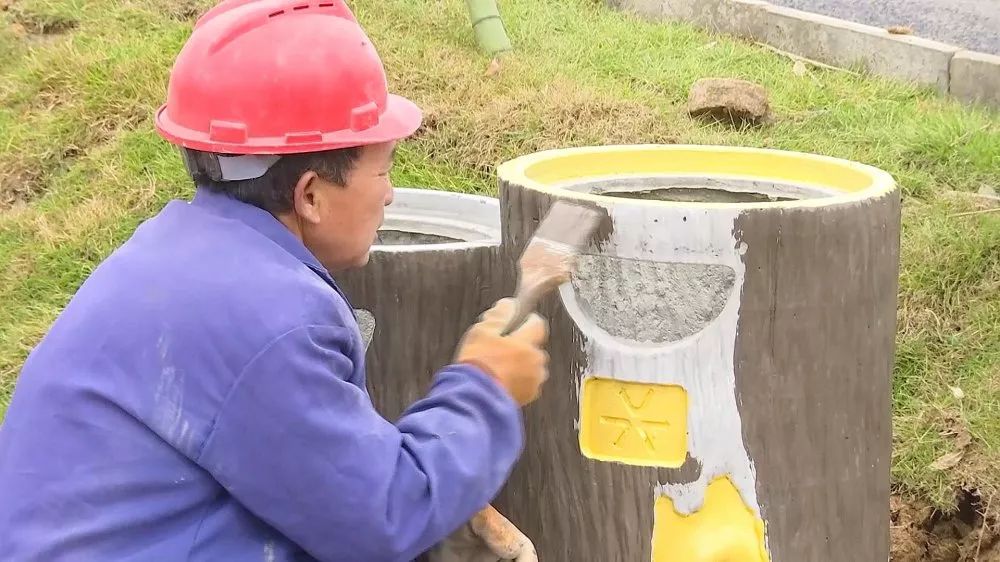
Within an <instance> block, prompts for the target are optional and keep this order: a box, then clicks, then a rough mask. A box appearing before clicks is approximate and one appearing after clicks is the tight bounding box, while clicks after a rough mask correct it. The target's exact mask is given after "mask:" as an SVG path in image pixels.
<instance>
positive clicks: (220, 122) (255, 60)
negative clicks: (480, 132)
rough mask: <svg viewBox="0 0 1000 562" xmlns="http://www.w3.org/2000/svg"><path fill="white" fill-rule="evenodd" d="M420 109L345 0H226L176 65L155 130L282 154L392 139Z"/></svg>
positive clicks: (187, 141)
mask: <svg viewBox="0 0 1000 562" xmlns="http://www.w3.org/2000/svg"><path fill="white" fill-rule="evenodd" d="M420 121H421V112H420V109H419V108H418V107H417V106H416V105H414V104H413V103H412V102H410V101H409V100H407V99H404V98H402V97H399V96H396V95H392V94H389V92H388V89H387V85H386V76H385V70H384V68H383V67H382V62H381V60H380V59H379V57H378V54H377V53H376V52H375V48H374V47H373V46H372V44H371V41H370V40H369V39H368V37H367V35H365V32H364V30H362V29H361V26H359V25H358V23H357V21H356V20H355V19H354V15H353V14H351V12H350V10H349V9H348V8H347V6H346V5H345V4H344V3H343V0H325V1H315V0H314V1H311V2H310V1H306V0H298V1H293V0H226V1H224V2H222V3H221V4H219V5H218V6H216V7H215V8H213V9H212V10H210V11H209V12H208V13H206V14H205V15H204V16H203V17H202V18H201V19H200V20H199V21H198V24H197V25H196V26H195V29H194V31H193V32H192V34H191V37H190V38H189V39H188V41H187V43H186V44H185V45H184V47H183V49H181V52H180V54H179V55H178V56H177V60H176V61H175V63H174V67H173V70H172V71H171V75H170V83H169V86H168V89H167V102H166V103H165V104H164V105H163V107H161V108H160V110H159V111H158V112H157V114H156V128H157V130H158V131H159V132H160V134H161V135H163V137H164V138H166V139H167V140H168V141H170V142H172V143H174V144H178V145H181V146H184V147H187V148H192V149H196V150H202V151H206V152H216V153H225V154H289V153H298V152H314V151H320V150H331V149H335V148H345V147H350V146H360V145H365V144H372V143H379V142H387V141H393V140H399V139H401V138H404V137H407V136H409V135H411V134H412V133H413V132H414V131H416V129H417V128H418V127H419V126H420Z"/></svg>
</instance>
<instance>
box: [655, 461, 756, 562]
mask: <svg viewBox="0 0 1000 562" xmlns="http://www.w3.org/2000/svg"><path fill="white" fill-rule="evenodd" d="M654 510H655V516H654V523H653V562H768V561H769V560H770V558H769V556H768V553H767V546H766V545H765V543H764V523H763V522H762V521H761V520H760V518H759V517H757V516H756V515H754V513H753V511H751V510H750V508H749V507H747V506H746V504H744V503H743V499H742V498H741V497H740V493H739V491H738V490H737V489H736V486H734V485H733V483H732V481H731V480H730V479H729V478H727V477H725V476H723V477H720V478H716V479H715V480H713V481H712V483H711V484H709V485H708V489H707V490H706V491H705V503H704V504H703V505H702V506H701V508H700V509H699V510H698V511H695V512H694V513H692V514H690V515H681V514H679V513H677V511H676V510H675V509H674V504H673V502H672V501H671V500H670V498H667V497H662V496H661V497H659V498H656V505H655V507H654Z"/></svg>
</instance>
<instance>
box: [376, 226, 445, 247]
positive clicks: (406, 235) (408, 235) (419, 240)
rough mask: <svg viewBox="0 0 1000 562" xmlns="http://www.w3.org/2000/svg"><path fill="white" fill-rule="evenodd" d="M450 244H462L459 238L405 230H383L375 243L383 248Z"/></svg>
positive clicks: (379, 232)
mask: <svg viewBox="0 0 1000 562" xmlns="http://www.w3.org/2000/svg"><path fill="white" fill-rule="evenodd" d="M451 242H462V239H460V238H452V237H450V236H441V235H439V234H427V233H424V232H410V231H407V230H393V229H384V230H379V231H378V238H376V240H375V243H376V244H381V245H383V246H412V245H415V244H448V243H451Z"/></svg>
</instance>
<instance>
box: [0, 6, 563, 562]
mask: <svg viewBox="0 0 1000 562" xmlns="http://www.w3.org/2000/svg"><path fill="white" fill-rule="evenodd" d="M420 122H421V112H420V110H419V109H418V108H417V106H416V105H415V104H413V103H412V102H410V101H408V100H406V99H404V98H402V97H398V96H396V95H391V94H389V93H388V90H387V80H386V76H385V71H384V68H383V66H382V62H381V61H380V59H379V57H378V55H377V53H376V51H375V49H374V48H373V46H372V44H371V42H370V40H369V38H368V37H367V36H366V35H365V33H364V31H363V30H362V28H361V27H360V26H359V24H358V22H357V21H356V19H355V17H354V16H353V15H352V14H351V12H350V11H349V10H348V9H347V7H346V6H345V5H344V3H343V1H342V0H323V1H319V2H317V1H311V2H310V1H307V0H295V1H290V0H255V1H247V0H235V1H228V2H224V3H223V4H220V5H219V6H218V7H217V8H216V9H214V10H212V11H210V12H208V13H206V14H205V16H204V17H202V18H201V19H200V20H199V22H198V23H197V25H196V26H195V28H194V29H193V31H192V33H191V35H190V37H189V39H188V41H187V42H186V44H185V45H184V46H183V48H182V50H181V51H180V53H179V55H178V57H177V59H176V61H175V64H174V66H173V69H172V71H171V74H170V79H169V85H168V90H167V99H166V103H165V104H164V106H163V107H162V108H160V110H159V111H158V112H157V114H156V118H155V123H156V128H157V130H158V131H159V132H160V133H161V134H162V135H163V136H164V137H165V138H166V139H167V140H168V141H170V142H171V143H174V144H176V145H177V146H179V147H180V148H179V149H178V150H179V152H181V153H182V155H183V162H184V163H185V165H186V168H187V170H188V172H189V173H190V175H191V177H192V178H193V180H194V182H195V184H196V189H195V194H194V197H193V199H192V200H191V201H181V200H177V201H171V202H169V203H168V204H167V205H166V206H165V207H164V208H163V209H162V210H161V211H160V212H159V213H158V214H157V215H156V216H154V217H152V218H150V219H149V220H147V221H145V222H144V223H143V224H141V225H139V226H138V228H137V229H136V230H135V232H134V233H133V235H132V236H131V237H130V239H129V240H127V241H126V242H125V243H124V245H122V246H121V247H120V248H118V249H117V250H116V251H114V252H113V253H112V254H111V255H110V256H109V257H108V258H107V259H106V260H105V261H103V262H102V263H101V264H100V265H99V266H98V267H97V268H96V269H95V270H94V271H93V272H92V274H91V275H90V276H89V278H88V279H87V280H86V281H85V282H84V283H83V284H82V286H81V287H80V288H79V290H78V291H77V293H76V294H75V295H74V297H73V298H72V300H71V301H70V302H69V303H68V305H67V306H66V307H65V309H64V310H63V312H62V313H61V314H60V316H59V317H58V318H57V319H56V321H55V322H54V324H53V325H52V326H51V328H50V330H49V332H48V333H47V334H46V335H45V336H44V338H43V339H42V340H41V342H40V343H39V344H38V345H37V347H35V348H34V349H33V351H32V352H31V354H30V355H29V357H28V358H27V360H26V362H25V364H24V366H23V369H22V371H21V373H20V376H19V379H18V381H17V386H16V388H15V391H14V393H13V397H12V401H11V403H10V406H9V409H8V412H7V415H6V420H5V422H4V424H3V425H2V429H0V560H4V561H16V562H34V561H44V562H63V561H66V562H69V561H73V562H77V561H83V562H91V561H100V562H125V561H135V562H139V561H142V562H152V561H155V562H174V561H240V562H243V561H263V562H277V561H292V560H295V561H298V562H302V561H325V562H334V561H349V562H379V561H397V560H413V559H416V558H418V557H420V556H422V554H423V553H427V552H428V551H430V550H431V549H432V548H435V547H436V546H437V545H440V544H443V543H444V542H446V541H447V540H448V537H451V536H455V535H458V534H461V533H460V531H461V530H462V529H465V528H466V527H464V525H467V524H468V522H469V521H470V520H471V519H472V518H473V517H474V516H475V515H476V514H477V513H479V512H480V511H481V510H483V509H484V508H487V507H489V504H490V502H491V501H492V499H493V498H494V497H495V496H496V494H497V493H498V491H499V490H500V488H501V487H502V485H503V483H504V482H505V480H506V479H507V477H508V476H509V474H510V471H511V470H512V467H513V465H514V463H515V461H516V460H517V458H518V456H519V454H520V452H521V450H522V446H523V429H522V426H521V424H522V419H521V414H520V408H521V407H522V406H523V405H525V404H527V403H529V402H531V401H532V400H533V399H535V398H536V396H537V395H538V393H539V392H540V388H541V385H542V384H543V382H544V380H545V378H546V377H547V368H548V367H547V365H548V363H547V355H546V354H545V351H544V346H545V343H546V338H547V328H546V324H545V322H544V320H543V319H542V318H540V317H538V316H537V315H532V316H531V317H530V318H529V320H528V321H527V322H525V323H524V324H522V325H521V327H520V328H518V329H517V330H516V331H514V332H513V333H512V334H510V335H507V336H501V333H502V332H503V331H504V329H503V328H504V324H505V322H506V321H507V320H508V319H509V318H511V315H512V312H513V306H512V305H511V302H510V301H509V300H506V299H505V300H502V301H500V302H498V303H496V304H495V305H494V306H492V307H491V308H490V309H489V310H487V311H485V312H484V314H483V315H482V316H481V317H480V319H479V320H478V321H477V322H476V323H475V324H474V325H472V326H471V327H470V328H469V330H468V332H467V333H466V334H465V336H464V337H463V338H462V339H461V341H460V342H441V345H446V346H455V348H456V352H455V357H454V362H453V364H451V365H447V366H444V367H442V368H441V369H440V371H438V372H437V373H435V374H434V377H435V378H434V380H433V384H432V385H431V387H430V388H429V389H428V391H427V394H426V396H424V397H423V398H421V399H420V400H418V401H417V402H415V403H414V404H413V405H412V406H411V407H410V408H409V409H408V410H407V411H406V412H405V413H404V414H403V415H402V416H401V417H400V418H399V419H398V420H397V421H396V422H395V423H391V422H389V421H387V420H386V419H384V418H383V417H381V416H380V415H379V414H378V413H377V412H376V411H375V409H374V408H373V405H372V402H371V400H370V398H369V396H368V394H367V392H366V390H365V362H364V344H363V343H362V338H361V335H360V331H359V328H358V326H357V322H356V320H355V318H354V316H353V312H352V308H351V305H350V304H349V302H348V300H347V298H346V297H345V295H344V294H343V293H342V292H341V290H340V289H339V288H338V287H337V284H336V282H335V281H334V279H333V278H332V277H331V272H336V271H339V270H342V269H346V268H351V267H357V266H361V265H363V264H364V263H366V261H367V259H368V258H367V256H368V252H369V248H370V246H371V244H372V243H373V240H374V239H375V237H376V232H377V229H378V228H379V226H380V224H381V221H382V219H383V213H384V207H385V206H386V205H388V204H390V203H391V201H392V185H391V183H390V180H389V174H390V168H391V163H392V159H393V154H394V150H395V146H396V143H397V142H399V141H401V140H403V139H405V138H407V137H408V136H410V135H412V134H413V133H414V132H415V131H416V130H417V129H418V127H419V125H420ZM179 163H180V159H179ZM442 313H443V311H442ZM434 321H435V318H434V317H432V316H431V317H428V318H427V319H426V322H427V323H432V322H434ZM456 344H457V345H456ZM383 352H384V353H391V352H392V350H383ZM399 352H401V353H402V352H406V350H405V349H400V350H399ZM418 375H419V373H407V372H400V373H397V376H399V377H413V376H418ZM466 534H467V533H466Z"/></svg>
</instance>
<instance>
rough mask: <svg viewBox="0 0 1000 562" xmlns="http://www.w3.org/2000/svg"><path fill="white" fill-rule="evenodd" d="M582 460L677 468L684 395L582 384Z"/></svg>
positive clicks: (683, 435)
mask: <svg viewBox="0 0 1000 562" xmlns="http://www.w3.org/2000/svg"><path fill="white" fill-rule="evenodd" d="M581 403H582V407H581V409H580V410H581V411H580V450H581V451H582V452H583V454H584V456H586V457H588V458H592V459H596V460H602V461H615V462H621V463H626V464H632V465H640V466H662V467H667V468H677V467H679V466H681V465H682V464H684V460H685V458H686V457H687V406H688V398H687V391H685V390H684V388H683V387H681V386H677V385H667V384H655V383H645V382H624V381H618V380H614V379H605V378H599V377H589V378H586V379H584V381H583V389H582V391H581Z"/></svg>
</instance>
